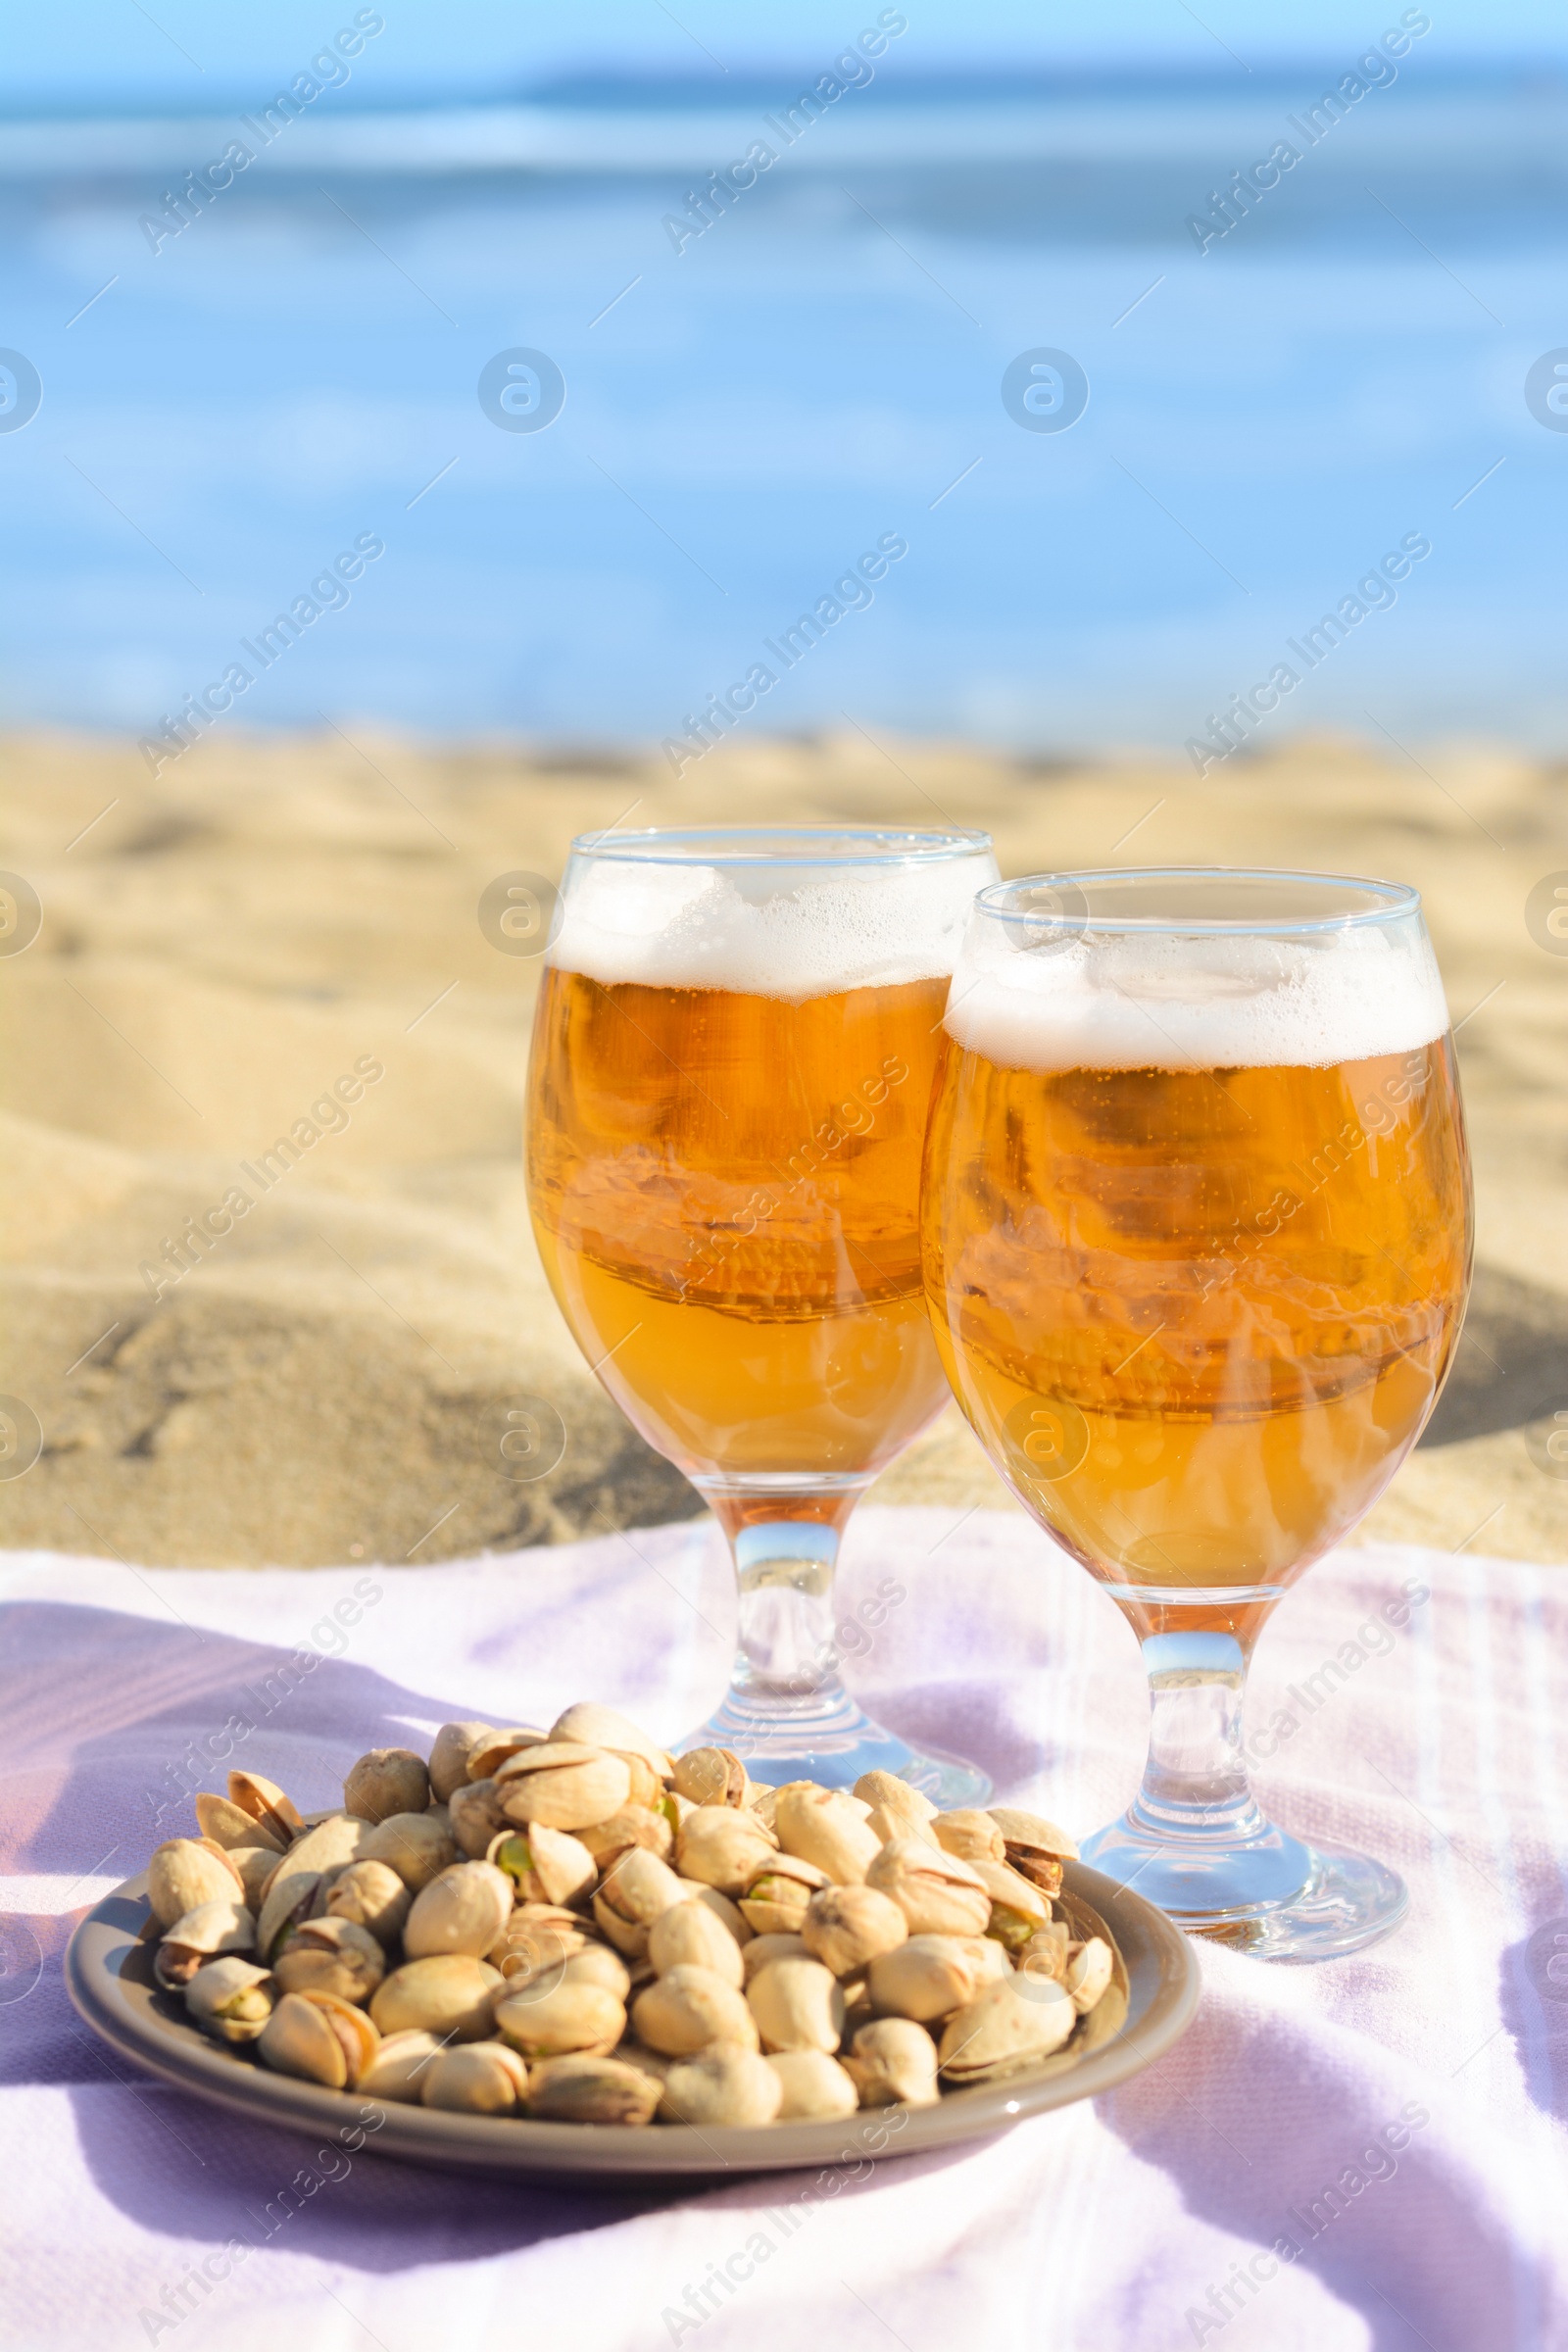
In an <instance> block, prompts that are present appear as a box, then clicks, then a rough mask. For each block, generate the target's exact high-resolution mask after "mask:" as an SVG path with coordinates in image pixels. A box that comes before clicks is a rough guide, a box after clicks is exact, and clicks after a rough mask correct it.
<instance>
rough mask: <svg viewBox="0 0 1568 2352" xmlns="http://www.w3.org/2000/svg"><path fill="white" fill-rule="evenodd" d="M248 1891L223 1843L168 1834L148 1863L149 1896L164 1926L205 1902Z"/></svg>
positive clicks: (236, 1897) (234, 1899) (229, 1899)
mask: <svg viewBox="0 0 1568 2352" xmlns="http://www.w3.org/2000/svg"><path fill="white" fill-rule="evenodd" d="M244 1892H245V1887H244V1883H243V1881H242V1880H241V1878H240V1874H239V1872H238V1871H237V1870H236V1869H235V1867H234V1865H233V1863H232V1862H230V1860H229V1858H228V1856H227V1854H226V1853H225V1852H224V1851H222V1850H221V1848H219V1847H214V1846H208V1845H203V1844H200V1843H199V1842H198V1841H197V1839H196V1838H165V1839H164V1842H163V1844H162V1845H156V1846H154V1848H153V1851H152V1857H151V1859H150V1860H149V1862H148V1864H147V1900H148V1902H149V1903H150V1904H151V1905H152V1911H153V1917H154V1918H155V1919H156V1920H157V1922H158V1924H159V1926H160V1927H162V1928H172V1926H173V1924H174V1922H175V1920H176V1919H183V1918H184V1916H185V1914H186V1912H187V1911H194V1910H196V1909H197V1908H198V1907H199V1906H200V1905H201V1904H202V1903H224V1902H229V1903H231V1902H237V1901H239V1900H240V1899H241V1898H242V1897H243V1895H244Z"/></svg>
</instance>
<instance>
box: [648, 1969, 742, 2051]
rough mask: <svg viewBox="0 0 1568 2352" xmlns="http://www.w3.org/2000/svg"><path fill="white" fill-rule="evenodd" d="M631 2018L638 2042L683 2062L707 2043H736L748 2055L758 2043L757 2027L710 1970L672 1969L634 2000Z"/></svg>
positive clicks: (731, 1991)
mask: <svg viewBox="0 0 1568 2352" xmlns="http://www.w3.org/2000/svg"><path fill="white" fill-rule="evenodd" d="M775 1965H777V1963H775ZM631 2016H632V2024H633V2027H634V2028H635V2030H636V2034H637V2038H638V2039H639V2041H646V2042H647V2044H648V2046H649V2048H650V2049H653V2050H662V2051H663V2052H664V2053H665V2055H666V2056H667V2057H670V2058H684V2057H687V2056H689V2055H690V2054H691V2053H692V2052H693V2051H696V2050H703V2049H706V2048H707V2047H708V2044H709V2043H710V2042H711V2041H738V2042H741V2043H743V2044H744V2045H745V2047H746V2048H748V2049H752V2050H755V2049H756V2047H757V2043H758V2032H757V2021H756V2019H755V2018H754V2017H753V2015H752V2012H751V2010H750V2009H749V2008H748V2007H747V2005H746V2002H745V2000H744V1999H743V1998H742V1996H741V1994H740V1993H739V1992H737V1991H736V1989H735V1987H734V1985H729V1984H726V1983H725V1981H724V1979H723V1978H722V1977H721V1976H718V1975H717V1974H716V1973H715V1972H714V1971H713V1970H712V1969H711V1968H695V1967H692V1966H690V1965H689V1964H683V1965H682V1966H680V1967H678V1968H672V1969H671V1970H670V1971H669V1973H668V1975H667V1976H662V1977H659V1978H657V1979H656V1980H655V1982H654V1983H653V1984H652V1985H647V1986H645V1988H644V1989H643V1990H642V1991H641V1992H640V1993H639V1994H638V1995H637V1998H636V1999H635V2001H634V2002H633V2003H632V2011H631Z"/></svg>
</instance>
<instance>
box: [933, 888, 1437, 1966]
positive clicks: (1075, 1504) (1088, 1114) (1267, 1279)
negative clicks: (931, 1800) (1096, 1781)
mask: <svg viewBox="0 0 1568 2352" xmlns="http://www.w3.org/2000/svg"><path fill="white" fill-rule="evenodd" d="M944 1028H945V1034H944V1042H943V1049H942V1063H941V1069H940V1072H939V1076H938V1081H937V1091H936V1096H935V1099H934V1102H933V1105H932V1112H931V1121H930V1126H929V1129H928V1132H927V1138H926V1153H925V1178H924V1188H923V1209H922V1222H923V1250H924V1262H925V1277H926V1289H927V1296H928V1299H929V1301H930V1306H931V1312H932V1320H933V1324H934V1326H935V1329H936V1331H937V1335H938V1341H939V1345H940V1346H941V1348H942V1352H943V1359H944V1361H945V1363H946V1364H947V1367H948V1372H949V1376H950V1378H951V1379H952V1382H953V1385H954V1389H955V1392H956V1395H957V1397H958V1401H959V1403H960V1404H961V1405H962V1407H963V1410H964V1412H965V1413H966V1414H967V1416H968V1418H969V1420H970V1422H971V1423H972V1424H973V1426H974V1428H975V1430H976V1432H977V1433H978V1435H979V1437H980V1440H981V1443H982V1444H983V1445H984V1446H985V1448H986V1450H987V1452H988V1453H989V1454H990V1456H991V1459H992V1460H993V1462H994V1463H995V1464H996V1466H997V1468H998V1469H999V1470H1000V1471H1001V1473H1002V1475H1003V1477H1004V1478H1005V1480H1006V1482H1007V1484H1008V1485H1009V1486H1010V1487H1011V1489H1012V1491H1013V1493H1014V1494H1015V1495H1017V1496H1018V1498H1019V1500H1020V1501H1021V1502H1022V1503H1023V1504H1024V1505H1025V1507H1026V1508H1027V1509H1028V1510H1029V1511H1030V1512H1031V1513H1032V1514H1033V1515H1034V1517H1035V1518H1036V1519H1037V1520H1038V1521H1039V1522H1040V1523H1041V1525H1042V1526H1044V1527H1045V1528H1047V1529H1048V1530H1049V1531H1050V1533H1051V1534H1052V1535H1053V1536H1054V1538H1055V1539H1056V1541H1057V1542H1058V1543H1059V1544H1062V1545H1064V1546H1065V1548H1066V1549H1067V1550H1068V1551H1069V1552H1071V1553H1072V1554H1073V1555H1074V1557H1075V1558H1077V1559H1078V1560H1079V1561H1080V1562H1081V1563H1082V1564H1083V1565H1084V1567H1086V1568H1087V1569H1088V1570H1089V1572H1090V1574H1091V1575H1093V1576H1094V1577H1096V1578H1097V1579H1098V1580H1099V1581H1100V1583H1101V1584H1102V1585H1103V1587H1104V1589H1105V1591H1106V1592H1107V1593H1109V1594H1110V1596H1111V1598H1112V1599H1113V1600H1115V1602H1116V1603H1117V1605H1118V1606H1119V1607H1120V1609H1121V1610H1122V1612H1123V1614H1124V1615H1125V1616H1126V1617H1127V1619H1128V1621H1129V1622H1130V1624H1131V1625H1132V1628H1133V1630H1134V1632H1135V1634H1136V1635H1137V1637H1138V1639H1139V1641H1140V1642H1141V1643H1142V1647H1143V1658H1144V1665H1145V1668H1146V1670H1147V1674H1148V1678H1149V1688H1150V1697H1151V1707H1152V1724H1151V1739H1150V1749H1149V1760H1148V1764H1147V1767H1146V1769H1145V1774H1144V1780H1143V1786H1142V1788H1141V1789H1140V1790H1139V1793H1138V1795H1137V1797H1136V1798H1135V1799H1134V1801H1133V1803H1132V1805H1131V1807H1130V1808H1129V1810H1128V1812H1127V1813H1126V1814H1125V1815H1124V1816H1123V1818H1122V1819H1121V1820H1119V1821H1117V1822H1115V1823H1113V1824H1112V1825H1111V1826H1110V1827H1109V1828H1107V1829H1105V1830H1103V1831H1102V1832H1101V1833H1100V1834H1099V1835H1098V1836H1097V1837H1095V1838H1092V1839H1091V1840H1090V1841H1089V1843H1088V1844H1087V1845H1086V1846H1085V1848H1084V1858H1085V1860H1086V1861H1088V1862H1091V1863H1093V1865H1094V1867H1095V1868H1096V1869H1097V1870H1103V1871H1104V1872H1105V1873H1106V1874H1107V1876H1109V1877H1111V1878H1115V1879H1119V1880H1121V1881H1122V1882H1123V1883H1124V1884H1127V1885H1133V1884H1136V1885H1137V1887H1138V1888H1139V1891H1140V1892H1141V1893H1143V1894H1146V1895H1148V1896H1149V1897H1150V1899H1151V1900H1152V1901H1153V1902H1156V1903H1158V1904H1159V1905H1160V1906H1161V1907H1162V1908H1163V1909H1164V1910H1166V1911H1168V1912H1170V1913H1171V1914H1172V1915H1173V1916H1174V1917H1175V1918H1176V1919H1178V1920H1179V1921H1181V1922H1182V1924H1183V1925H1184V1926H1187V1927H1189V1928H1190V1929H1192V1930H1194V1931H1195V1932H1200V1933H1205V1934H1208V1935H1212V1936H1219V1937H1221V1938H1223V1939H1224V1940H1226V1941H1228V1942H1231V1943H1234V1944H1237V1945H1239V1946H1242V1947H1244V1948H1246V1949H1249V1950H1251V1951H1253V1952H1256V1953H1258V1954H1260V1955H1263V1956H1268V1957H1277V1958H1281V1959H1292V1960H1306V1959H1319V1958H1326V1957H1329V1956H1331V1955H1333V1954H1335V1953H1338V1952H1344V1951H1350V1950H1354V1949H1356V1948H1357V1947H1358V1946H1360V1945H1362V1944H1365V1943H1369V1942H1371V1941H1373V1940H1374V1939H1375V1938H1376V1937H1377V1936H1382V1935H1385V1934H1387V1933H1388V1932H1389V1931H1390V1930H1391V1929H1392V1928H1393V1927H1395V1926H1397V1923H1398V1920H1399V1919H1400V1918H1401V1917H1402V1915H1403V1912H1404V1908H1405V1903H1406V1896H1405V1891H1404V1887H1403V1886H1402V1884H1401V1882H1400V1881H1399V1879H1398V1878H1397V1876H1396V1874H1395V1873H1394V1872H1393V1871H1392V1870H1390V1869H1388V1868H1386V1867H1385V1866H1384V1865H1383V1864H1381V1863H1379V1862H1377V1861H1374V1860H1371V1859H1369V1858H1366V1857H1364V1856H1361V1855H1357V1854H1350V1853H1343V1852H1337V1851H1330V1850H1328V1849H1326V1848H1314V1847H1312V1846H1310V1845H1308V1844H1306V1843H1305V1842H1303V1841H1302V1840H1301V1839H1300V1838H1296V1837H1294V1836H1292V1835H1291V1834H1289V1833H1288V1832H1287V1831H1285V1830H1283V1829H1280V1828H1277V1827H1275V1826H1274V1825H1273V1824H1272V1823H1271V1822H1269V1821H1267V1820H1266V1819H1265V1818H1264V1816H1263V1814H1262V1812H1261V1811H1260V1809H1259V1807H1258V1805H1257V1803H1256V1801H1255V1800H1254V1798H1253V1796H1252V1794H1251V1791H1250V1788H1249V1785H1248V1780H1247V1773H1246V1768H1245V1755H1244V1748H1243V1738H1242V1705H1243V1692H1244V1685H1245V1679H1246V1675H1247V1669H1248V1665H1249V1662H1250V1657H1251V1653H1252V1648H1253V1644H1254V1642H1256V1639H1257V1636H1258V1633H1259V1631H1260V1630H1261V1628H1262V1626H1263V1624H1264V1622H1265V1621H1266V1619H1267V1617H1268V1614H1269V1612H1270V1610H1271V1609H1272V1608H1273V1607H1274V1605H1275V1603H1276V1602H1277V1601H1278V1600H1279V1599H1280V1597H1281V1595H1282V1594H1283V1593H1285V1591H1286V1590H1287V1588H1288V1587H1289V1586H1290V1584H1291V1583H1292V1582H1293V1580H1294V1579H1295V1578H1297V1577H1298V1576H1299V1575H1300V1574H1301V1572H1302V1570H1303V1569H1305V1568H1306V1567H1308V1566H1309V1565H1310V1563H1311V1562H1312V1561H1313V1560H1315V1559H1317V1558H1319V1557H1320V1556H1321V1555H1322V1554H1323V1553H1324V1552H1325V1551H1327V1550H1328V1549H1329V1548H1330V1547H1331V1546H1332V1545H1333V1544H1336V1543H1338V1542H1339V1541H1340V1540H1341V1539H1342V1538H1343V1537H1345V1536H1347V1535H1348V1533H1349V1532H1350V1530H1351V1529H1352V1528H1353V1527H1354V1526H1355V1525H1356V1523H1357V1521H1358V1520H1359V1519H1360V1518H1361V1517H1362V1516H1363V1514H1364V1513H1365V1512H1366V1511H1367V1510H1368V1509H1369V1508H1370V1507H1371V1505H1372V1503H1373V1502H1374V1501H1375V1500H1376V1499H1377V1497H1378V1495H1380V1494H1381V1493H1382V1492H1383V1490H1384V1488H1385V1487H1386V1486H1387V1485H1388V1483H1389V1481H1390V1479H1391V1478H1392V1477H1393V1476H1394V1473H1395V1471H1396V1470H1397V1468H1398V1466H1399V1463H1400V1462H1401V1461H1402V1460H1403V1459H1404V1457H1405V1455H1406V1453H1407V1452H1408V1451H1409V1449H1410V1447H1411V1446H1413V1445H1414V1444H1415V1441H1416V1439H1417V1438H1418V1437H1419V1435H1420V1433H1421V1430H1422V1428H1423V1426H1424V1425H1425V1423H1426V1421H1427V1418H1428V1416H1429V1415H1430V1413H1431V1411H1432V1408H1433V1405H1434V1404H1435V1402H1436V1400H1437V1397H1438V1392H1439V1390H1440V1388H1441V1386H1442V1383H1443V1379H1444V1375H1445V1373H1446V1369H1447V1366H1448V1363H1449V1360H1450V1358H1451V1355H1452V1351H1453V1348H1454V1344H1455V1342H1456V1340H1457V1337H1458V1331H1459V1324H1460V1320H1461V1317H1462V1314H1463V1310H1464V1302H1465V1297H1466V1292H1467V1289H1468V1285H1469V1275H1470V1252H1471V1213H1470V1181H1469V1162H1468V1155H1467V1152H1466V1147H1465V1139H1464V1126H1463V1117H1462V1113H1461V1109H1460V1103H1459V1090H1458V1081H1457V1076H1456V1071H1455V1064H1454V1055H1453V1047H1452V1042H1451V1039H1450V1037H1449V1035H1448V1023H1447V1015H1446V1009H1445V1005H1444V997H1443V990H1442V984H1441V981H1440V979H1439V975H1438V968H1437V963H1436V960H1435V958H1434V956H1433V954H1432V949H1431V946H1430V943H1429V941H1428V939H1427V935H1426V930H1425V927H1424V925H1423V923H1422V920H1421V909H1420V901H1419V898H1418V897H1417V894H1416V893H1415V892H1414V891H1413V890H1410V889H1406V888H1404V887H1403V886H1401V885H1397V884H1392V883H1385V882H1366V881H1357V880H1343V879H1337V878H1334V877H1330V876H1327V875H1319V874H1282V873H1244V872H1232V871H1225V870H1214V871H1201V870H1173V871H1165V872H1155V871H1142V872H1141V871H1128V872H1103V873H1077V874H1056V875H1042V876H1037V877H1033V878H1031V879H1028V880H1024V881H1018V882H1009V883H1005V884H1001V885H999V886H997V887H996V888H993V889H988V890H986V891H984V892H982V893H981V895H980V897H979V898H978V900H977V901H976V904H975V909H974V913H973V916H972V917H971V920H970V923H969V926H968V930H967V933H966V936H965V941H964V947H963V952H962V955H961V956H960V957H959V960H958V965H957V969H956V974H955V978H954V984H953V990H952V995H951V997H950V1000H949V1005H948V1010H947V1014H946V1018H945V1025H944ZM1347 1703H1348V1702H1347Z"/></svg>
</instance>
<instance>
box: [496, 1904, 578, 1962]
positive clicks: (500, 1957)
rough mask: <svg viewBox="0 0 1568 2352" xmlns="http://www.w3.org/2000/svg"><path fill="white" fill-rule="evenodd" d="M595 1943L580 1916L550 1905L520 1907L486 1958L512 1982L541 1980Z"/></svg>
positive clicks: (524, 1905) (574, 1912)
mask: <svg viewBox="0 0 1568 2352" xmlns="http://www.w3.org/2000/svg"><path fill="white" fill-rule="evenodd" d="M594 1941H596V1938H595V1936H594V1935H593V1932H592V1930H591V1929H590V1927H589V1925H588V1922H587V1921H586V1920H585V1919H584V1918H582V1916H581V1914H580V1913H578V1912H576V1911H564V1910H561V1909H559V1908H557V1907H556V1906H554V1905H553V1904H550V1903H519V1904H518V1906H517V1908H516V1910H515V1911H514V1912H513V1914H512V1917H511V1918H510V1919H509V1920H508V1922H507V1924H506V1926H505V1928H504V1929H503V1930H502V1932H501V1934H500V1936H498V1937H497V1939H496V1941H495V1942H494V1943H493V1944H492V1945H491V1946H490V1949H489V1951H488V1952H486V1954H485V1958H486V1959H487V1960H488V1961H489V1962H490V1964H491V1966H492V1967H494V1968H499V1969H500V1971H501V1973H502V1975H503V1976H504V1977H507V1978H509V1979H510V1978H513V1977H527V1978H531V1977H540V1976H544V1975H545V1974H546V1973H547V1972H548V1971H549V1970H551V1969H559V1968H561V1966H562V1965H563V1963H564V1961H566V1960H568V1959H570V1957H571V1956H572V1954H573V1953H575V1952H580V1951H583V1950H585V1949H586V1948H587V1947H588V1946H589V1944H590V1943H592V1942H594Z"/></svg>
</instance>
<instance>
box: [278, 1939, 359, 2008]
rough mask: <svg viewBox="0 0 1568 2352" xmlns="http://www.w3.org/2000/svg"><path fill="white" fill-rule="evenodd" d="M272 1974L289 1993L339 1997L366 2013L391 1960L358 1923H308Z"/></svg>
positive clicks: (288, 1944)
mask: <svg viewBox="0 0 1568 2352" xmlns="http://www.w3.org/2000/svg"><path fill="white" fill-rule="evenodd" d="M272 1974H273V1976H274V1977H275V1978H276V1979H277V1982H278V1985H279V1987H280V1989H281V1990H282V1991H284V1992H334V1993H336V1995H337V1997H338V1999H339V2000H340V2001H352V2002H353V2004H354V2006H355V2007H356V2008H363V2007H364V2006H365V2003H366V2002H367V2001H368V1999H369V1997H370V1995H371V1993H372V1992H374V1990H375V1988H376V1986H377V1985H379V1984H380V1982H381V1979H382V1978H383V1977H384V1976H385V1975H386V1954H385V1953H384V1952H383V1951H382V1949H381V1946H380V1944H379V1943H378V1942H377V1941H376V1939H375V1937H374V1936H372V1935H371V1934H370V1931H369V1929H368V1928H362V1927H361V1926H360V1925H359V1924H358V1922H357V1921H355V1920H352V1919H329V1918H323V1919H307V1920H305V1921H303V1922H302V1923H301V1925H300V1926H299V1927H297V1928H291V1929H290V1930H289V1931H288V1933H287V1934H286V1935H285V1936H284V1938H283V1943H282V1948H281V1949H280V1950H279V1951H277V1952H274V1954H273V1955H272Z"/></svg>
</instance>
